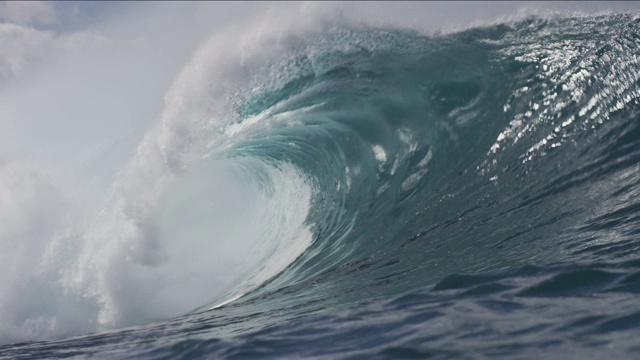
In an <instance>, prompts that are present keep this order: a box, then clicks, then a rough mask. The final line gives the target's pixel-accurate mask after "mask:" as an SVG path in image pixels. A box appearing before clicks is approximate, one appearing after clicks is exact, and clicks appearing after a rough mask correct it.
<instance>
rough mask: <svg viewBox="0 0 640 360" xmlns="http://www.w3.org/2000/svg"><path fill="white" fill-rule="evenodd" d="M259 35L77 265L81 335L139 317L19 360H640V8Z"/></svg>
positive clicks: (141, 164) (208, 79)
mask: <svg viewBox="0 0 640 360" xmlns="http://www.w3.org/2000/svg"><path fill="white" fill-rule="evenodd" d="M287 34H288V35H287ZM251 41H254V42H251ZM251 41H249V40H247V43H245V44H244V45H242V44H241V45H237V47H238V49H241V50H238V49H236V48H233V49H236V50H237V51H235V50H233V49H232V50H229V53H226V54H223V55H220V54H219V53H220V51H218V50H219V49H220V46H221V45H220V42H219V41H218V40H213V41H212V42H211V43H210V44H209V45H207V46H205V48H204V49H202V50H201V51H200V52H199V53H198V54H196V57H195V58H194V60H193V62H192V63H191V64H189V65H188V66H187V68H185V70H184V71H183V73H182V74H181V77H180V78H179V79H178V80H177V81H176V84H175V85H174V87H173V88H172V90H171V91H170V93H169V94H168V95H167V109H166V110H165V113H164V115H163V118H162V123H161V125H160V126H159V127H158V128H157V129H155V130H153V131H151V132H150V134H148V135H147V136H146V137H145V139H144V140H143V142H142V143H141V145H140V147H139V149H138V151H137V153H136V155H134V157H133V158H132V160H131V161H130V163H129V164H127V166H126V167H125V169H123V170H122V171H121V173H120V174H119V176H118V178H117V180H116V184H115V185H114V187H115V189H116V191H115V194H116V195H115V197H114V199H113V201H112V202H111V203H110V205H109V207H108V208H107V209H105V210H104V212H105V214H104V215H103V216H102V218H101V220H99V221H97V224H95V225H93V227H92V228H90V229H88V230H87V233H86V234H84V235H82V236H81V237H80V238H81V239H82V240H78V242H80V243H82V245H81V246H80V245H79V249H80V250H78V251H77V252H78V253H79V255H78V257H77V258H74V259H73V260H71V263H72V265H71V266H69V267H68V270H65V271H64V272H62V273H63V275H62V276H63V279H66V281H67V282H66V283H65V284H67V285H65V286H66V287H65V289H66V291H67V293H74V291H75V293H77V294H82V295H84V298H85V299H88V300H83V301H86V304H89V305H86V309H84V308H83V309H82V310H78V311H85V310H86V314H89V315H87V316H88V317H92V318H91V319H90V320H87V321H88V322H90V324H89V325H87V324H84V325H83V326H80V327H78V328H79V329H81V331H80V330H78V331H80V332H82V331H84V332H85V333H86V332H90V331H96V330H100V331H102V330H106V329H113V328H116V329H117V328H119V327H122V326H129V325H139V326H137V327H132V328H127V329H124V330H113V331H110V332H98V333H96V334H91V335H84V336H82V337H75V338H69V339H63V340H55V341H44V342H23V343H17V344H13V345H11V344H9V345H5V346H3V347H0V356H5V357H16V356H18V357H20V356H28V357H30V358H51V357H69V356H77V357H85V356H98V357H105V358H177V357H185V358H192V357H195V358H198V357H203V358H204V357H230V358H235V357H237V358H249V357H260V358H263V357H286V356H300V357H327V358H350V357H354V358H387V357H389V358H403V357H420V358H421V357H429V356H434V357H436V358H449V357H454V358H466V357H475V356H505V357H513V356H517V357H531V358H534V357H542V356H547V355H549V354H551V355H555V356H559V357H564V356H569V357H576V358H578V357H579V358H583V357H596V358H601V357H604V356H614V357H620V358H630V357H634V356H638V353H639V352H640V347H639V346H638V343H637V334H638V333H639V331H640V322H639V319H640V302H638V292H639V291H640V257H639V256H638V253H637V252H638V250H640V18H639V17H638V16H634V15H625V14H609V15H602V16H590V17H586V16H580V17H549V18H537V17H534V18H527V19H525V20H520V21H516V22H507V23H500V24H495V25H492V26H486V27H481V28H472V29H468V30H465V31H461V32H457V33H451V34H440V35H429V36H427V35H424V34H421V33H420V32H417V31H411V30H401V29H391V28H369V27H362V26H349V25H345V24H325V25H323V26H321V27H320V28H319V29H318V28H314V29H312V30H305V31H300V32H298V31H291V32H284V35H283V34H282V33H279V35H278V36H273V37H258V38H257V39H253V40H251ZM247 44H249V45H247ZM256 44H258V45H259V46H258V45H256ZM242 46H246V47H245V48H241V47H242ZM249 48H250V49H252V50H251V51H248V50H247V49H249ZM242 49H244V50H242ZM234 51H235V52H234ZM134 179H135V181H134ZM149 184H151V185H149ZM123 223H125V224H134V225H135V226H134V225H128V227H124V226H123V225H122V224H123ZM114 227H118V228H119V229H120V230H118V232H116V233H114V232H113V228H114ZM152 230H153V234H155V235H154V236H151V235H149V233H150V232H151V231H152ZM145 231H146V232H145ZM104 234H106V235H104ZM114 234H118V236H115V237H114V236H113V235H114ZM118 241H120V242H122V243H117V245H114V242H118ZM96 254H99V256H98V255H96ZM123 259H127V260H126V261H125V260H123ZM63 268H64V269H67V268H65V267H63ZM69 284H70V285H69ZM116 285H117V286H116ZM118 286H120V288H119V287H118ZM61 296H62V295H61ZM63 299H64V297H63ZM58 301H63V302H64V301H66V300H58ZM83 304H85V302H83ZM149 322H153V323H151V324H148V323H149ZM73 323H74V324H76V322H73ZM145 323H147V324H146V325H144V324H145ZM92 327H93V328H92ZM74 329H75V328H74ZM91 329H93V330H91ZM74 331H75V332H76V333H78V331H76V330H70V331H69V333H73V332H74ZM60 333H61V334H64V333H65V332H64V331H60ZM54 337H55V336H54ZM23 340H24V339H23ZM32 340H33V339H32ZM36 340H37V339H36Z"/></svg>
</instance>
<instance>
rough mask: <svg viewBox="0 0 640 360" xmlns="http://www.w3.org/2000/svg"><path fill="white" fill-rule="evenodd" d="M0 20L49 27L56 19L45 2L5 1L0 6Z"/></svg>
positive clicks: (48, 4) (53, 12)
mask: <svg viewBox="0 0 640 360" xmlns="http://www.w3.org/2000/svg"><path fill="white" fill-rule="evenodd" d="M0 18H2V19H4V21H6V22H11V23H14V24H20V25H50V24H54V23H56V21H57V19H58V17H57V15H56V12H55V10H54V9H53V6H51V3H49V2H46V1H7V2H4V3H2V4H0Z"/></svg>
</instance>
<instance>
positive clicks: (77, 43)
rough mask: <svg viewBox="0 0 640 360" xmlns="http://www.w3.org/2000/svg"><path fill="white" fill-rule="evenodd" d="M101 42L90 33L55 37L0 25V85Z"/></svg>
mask: <svg viewBox="0 0 640 360" xmlns="http://www.w3.org/2000/svg"><path fill="white" fill-rule="evenodd" d="M104 41H105V38H104V37H102V36H99V35H97V34H93V33H90V32H79V33H73V34H64V35H57V34H55V33H54V32H50V31H41V30H36V29H34V28H32V27H27V26H23V25H18V24H11V23H4V24H0V44H2V46H1V47H0V83H2V82H3V81H4V80H8V79H10V78H14V77H17V76H20V75H23V74H26V73H31V72H33V71H35V67H36V65H41V64H43V63H44V60H46V62H50V61H51V60H55V59H56V58H58V57H59V56H60V55H63V54H69V53H74V52H77V51H81V50H85V49H87V48H88V47H90V46H95V45H97V44H99V43H102V42H104Z"/></svg>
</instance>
